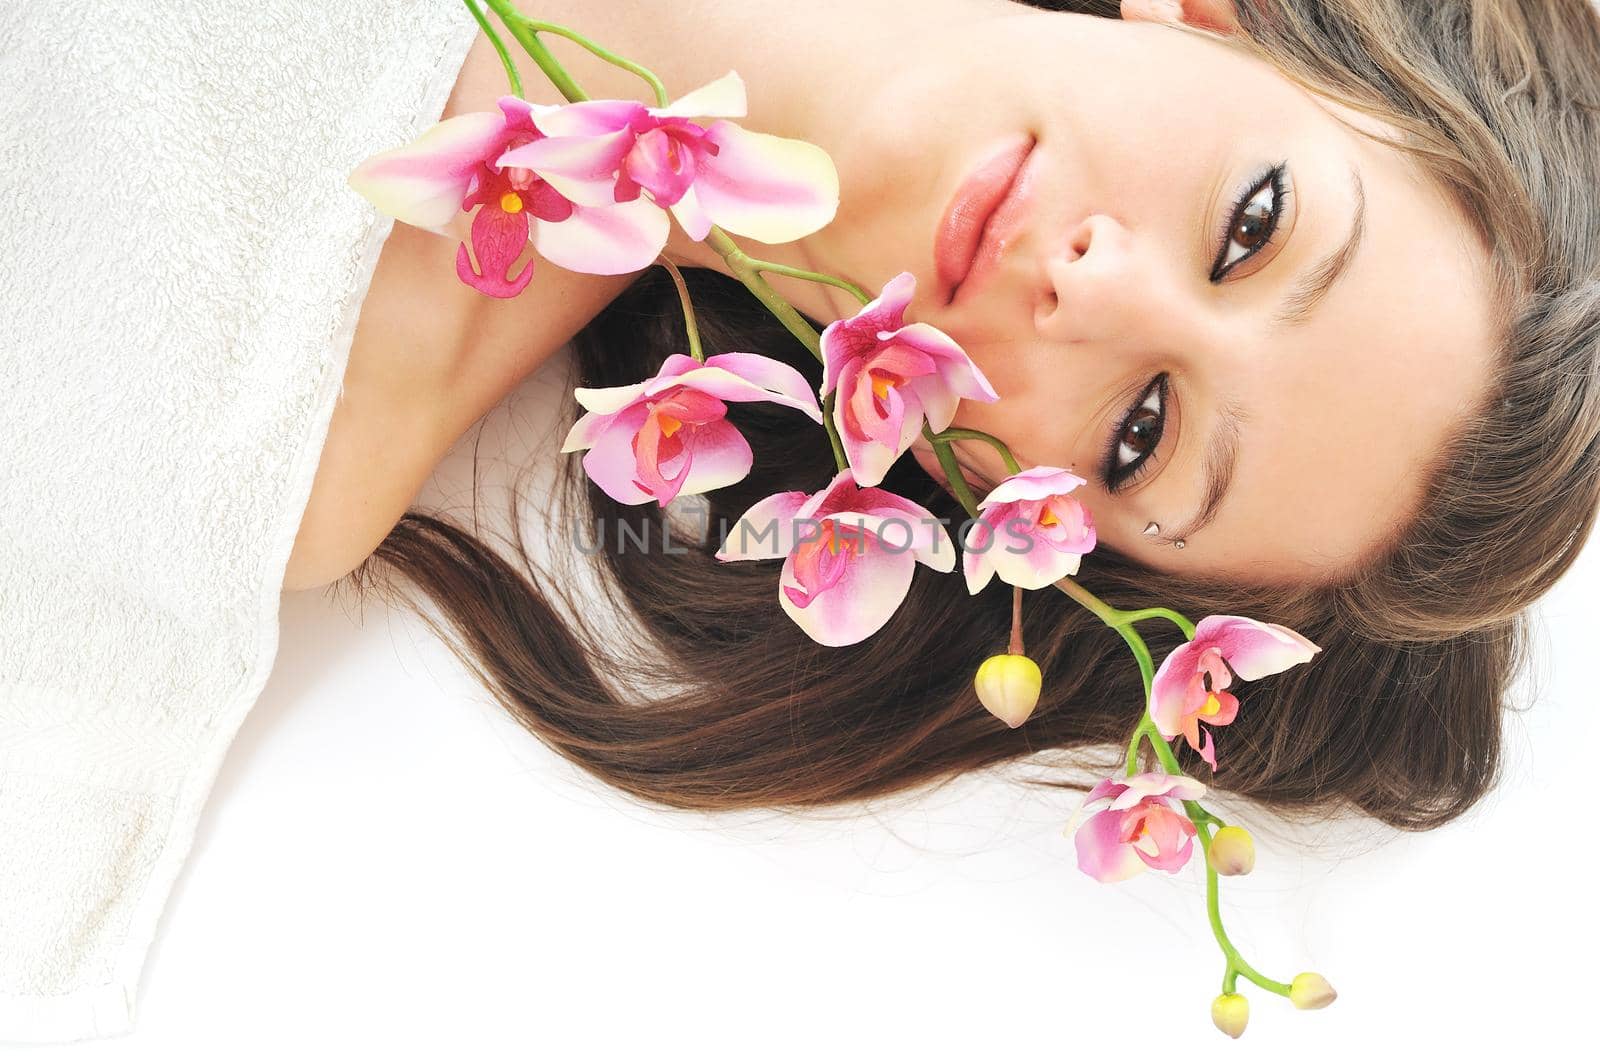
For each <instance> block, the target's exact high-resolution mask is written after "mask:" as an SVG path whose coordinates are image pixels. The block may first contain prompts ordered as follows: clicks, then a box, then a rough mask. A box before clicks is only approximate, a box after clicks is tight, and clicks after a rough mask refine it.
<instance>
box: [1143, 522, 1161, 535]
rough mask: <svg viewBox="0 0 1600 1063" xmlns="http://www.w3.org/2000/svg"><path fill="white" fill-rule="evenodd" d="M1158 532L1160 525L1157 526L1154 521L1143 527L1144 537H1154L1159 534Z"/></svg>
mask: <svg viewBox="0 0 1600 1063" xmlns="http://www.w3.org/2000/svg"><path fill="white" fill-rule="evenodd" d="M1160 530H1161V525H1159V524H1157V523H1156V522H1155V521H1151V522H1150V523H1149V524H1146V525H1145V526H1144V533H1145V534H1146V535H1154V534H1156V533H1157V532H1159V531H1160Z"/></svg>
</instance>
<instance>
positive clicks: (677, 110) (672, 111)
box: [649, 70, 748, 118]
mask: <svg viewBox="0 0 1600 1063" xmlns="http://www.w3.org/2000/svg"><path fill="white" fill-rule="evenodd" d="M747 107H748V104H747V101H746V98H745V91H744V79H742V78H741V77H739V75H738V74H737V73H735V72H734V71H732V70H730V71H728V72H727V73H726V74H724V75H722V76H721V77H719V78H717V79H716V80H715V81H708V82H706V83H705V84H704V85H701V86H700V87H699V88H697V89H691V90H690V91H688V92H686V93H684V94H683V95H682V96H679V97H678V98H677V99H676V100H673V101H672V102H671V103H669V104H668V105H667V106H665V107H651V108H649V111H650V113H651V114H653V115H655V116H656V117H657V118H740V117H743V116H744V114H745V113H746V109H747Z"/></svg>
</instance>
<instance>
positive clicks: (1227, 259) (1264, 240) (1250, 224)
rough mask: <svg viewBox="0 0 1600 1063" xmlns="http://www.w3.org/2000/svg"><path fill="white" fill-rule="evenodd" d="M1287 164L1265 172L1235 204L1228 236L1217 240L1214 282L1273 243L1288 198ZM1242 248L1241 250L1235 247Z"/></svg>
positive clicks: (1212, 277) (1229, 222)
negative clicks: (1235, 249)
mask: <svg viewBox="0 0 1600 1063" xmlns="http://www.w3.org/2000/svg"><path fill="white" fill-rule="evenodd" d="M1287 166H1288V164H1287V163H1279V164H1278V165H1277V166H1274V167H1273V168H1272V169H1270V170H1268V171H1267V172H1266V173H1265V174H1263V175H1262V176H1261V177H1260V178H1259V179H1258V180H1257V181H1256V183H1255V184H1254V185H1252V186H1251V187H1250V190H1249V191H1247V192H1246V193H1245V194H1244V195H1243V196H1241V197H1240V199H1239V201H1238V202H1237V203H1235V204H1234V208H1233V211H1232V213H1231V214H1229V216H1228V223H1227V229H1226V231H1225V235H1224V236H1223V237H1222V238H1221V239H1219V240H1218V243H1219V244H1221V247H1219V248H1218V250H1217V260H1216V265H1215V266H1214V267H1213V269H1212V271H1211V282H1212V283H1213V284H1215V283H1217V282H1219V281H1220V280H1222V278H1223V277H1225V276H1227V275H1228V273H1229V272H1231V271H1232V269H1233V267H1234V266H1236V265H1238V264H1239V263H1240V262H1243V261H1244V260H1245V259H1247V258H1253V257H1254V256H1255V255H1256V254H1257V253H1259V252H1260V251H1261V250H1262V249H1263V248H1265V247H1267V246H1268V245H1269V244H1271V243H1272V238H1273V236H1274V235H1275V234H1276V233H1277V231H1278V223H1279V222H1281V221H1282V220H1283V205H1284V202H1285V201H1286V200H1287V199H1288V198H1289V189H1288V187H1287V185H1286V182H1285V178H1284V174H1285V172H1286V170H1287ZM1235 247H1237V248H1239V249H1240V251H1239V253H1235V252H1234V248H1235Z"/></svg>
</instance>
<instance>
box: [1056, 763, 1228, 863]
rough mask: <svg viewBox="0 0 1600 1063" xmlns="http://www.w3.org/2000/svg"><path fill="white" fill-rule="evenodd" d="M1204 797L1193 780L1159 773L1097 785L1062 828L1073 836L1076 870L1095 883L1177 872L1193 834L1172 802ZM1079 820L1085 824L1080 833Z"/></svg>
mask: <svg viewBox="0 0 1600 1063" xmlns="http://www.w3.org/2000/svg"><path fill="white" fill-rule="evenodd" d="M1205 792H1206V787H1205V784H1204V783H1202V782H1200V781H1199V780H1198V779H1191V778H1189V776H1187V775H1168V774H1166V773H1165V772H1160V771H1147V772H1144V773H1142V774H1139V775H1130V776H1128V777H1127V778H1123V779H1117V778H1112V779H1102V780H1101V781H1100V782H1098V783H1096V784H1095V787H1094V789H1092V790H1090V791H1089V792H1088V793H1087V794H1085V795H1084V798H1083V803H1082V804H1081V805H1079V806H1078V810H1077V811H1076V812H1075V813H1073V816H1072V820H1071V821H1070V822H1069V823H1068V824H1067V827H1066V831H1065V833H1067V834H1072V833H1073V831H1074V830H1076V831H1077V834H1076V836H1075V837H1074V838H1073V844H1074V845H1075V846H1076V847H1077V850H1078V868H1079V870H1081V871H1083V872H1084V873H1085V874H1087V875H1088V876H1089V877H1091V878H1093V879H1095V880H1097V881H1099V882H1121V881H1123V880H1124V879H1129V878H1132V877H1133V876H1135V875H1137V874H1139V873H1140V872H1142V871H1143V870H1144V869H1145V868H1146V867H1153V868H1156V869H1157V870H1160V871H1167V872H1175V871H1177V870H1179V869H1180V868H1182V867H1183V865H1184V864H1186V863H1188V861H1189V856H1190V854H1191V853H1192V852H1193V849H1194V836H1195V833H1196V832H1195V826H1194V824H1193V823H1192V822H1190V820H1189V817H1188V816H1186V815H1184V813H1183V810H1182V806H1181V805H1178V804H1176V802H1178V801H1198V800H1199V799H1200V798H1201V797H1202V796H1204V794H1205ZM1091 813H1092V814H1091ZM1085 815H1089V822H1088V823H1085V824H1084V825H1083V827H1082V829H1081V830H1080V829H1078V821H1079V820H1080V819H1082V818H1083V816H1085ZM1180 843H1181V844H1180Z"/></svg>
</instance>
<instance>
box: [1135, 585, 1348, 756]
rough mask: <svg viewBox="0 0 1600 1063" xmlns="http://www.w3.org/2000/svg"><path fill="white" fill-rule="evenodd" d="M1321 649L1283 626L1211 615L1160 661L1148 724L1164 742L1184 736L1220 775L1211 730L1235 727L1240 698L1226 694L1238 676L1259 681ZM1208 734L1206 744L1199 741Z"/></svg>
mask: <svg viewBox="0 0 1600 1063" xmlns="http://www.w3.org/2000/svg"><path fill="white" fill-rule="evenodd" d="M1319 650H1321V647H1320V646H1318V645H1316V644H1315V643H1313V642H1311V641H1309V640H1308V639H1306V638H1304V637H1303V636H1301V635H1299V634H1298V633H1296V632H1294V631H1291V630H1290V629H1289V628H1286V627H1284V626H1283V625H1282V624H1264V623H1262V622H1261V621H1259V620H1251V619H1249V618H1248V617H1243V616H1223V615H1218V616H1208V617H1206V618H1205V619H1204V620H1202V621H1200V622H1199V623H1198V624H1196V625H1195V628H1194V638H1192V639H1190V640H1189V641H1188V642H1185V643H1184V644H1183V645H1181V646H1179V647H1178V648H1177V649H1175V650H1173V651H1172V652H1171V653H1169V654H1167V659H1166V660H1164V661H1162V662H1161V667H1160V668H1158V669H1156V674H1155V678H1154V679H1153V680H1152V681H1151V684H1150V707H1149V709H1150V719H1151V720H1152V721H1153V722H1154V723H1155V725H1156V728H1157V729H1158V730H1159V731H1160V732H1161V737H1162V738H1176V737H1177V736H1178V735H1180V734H1181V735H1183V737H1184V739H1185V740H1187V741H1188V743H1189V746H1190V747H1191V748H1192V749H1194V750H1196V751H1198V752H1199V754H1200V756H1201V758H1202V759H1204V760H1205V762H1206V763H1207V764H1209V765H1211V770H1212V771H1216V770H1217V756H1216V748H1215V745H1214V743H1213V742H1212V739H1211V732H1210V731H1201V730H1200V726H1199V725H1200V724H1202V723H1207V724H1210V725H1211V726H1213V727H1222V726H1225V725H1227V724H1230V723H1232V722H1233V719H1234V717H1235V716H1236V715H1238V712H1239V699H1238V698H1236V697H1234V696H1233V695H1232V694H1229V693H1227V687H1228V685H1229V684H1230V683H1232V682H1233V677H1234V676H1235V675H1237V676H1238V677H1239V678H1241V679H1245V680H1250V679H1260V678H1261V677H1262V676H1268V675H1275V674H1277V673H1278V672H1283V671H1287V670H1288V669H1290V668H1292V667H1294V666H1295V665H1297V664H1304V663H1305V662H1307V661H1309V660H1311V658H1312V656H1313V655H1314V654H1316V653H1317V652H1318V651H1319ZM1202 735H1204V741H1203V742H1202V740H1201V736H1202Z"/></svg>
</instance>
